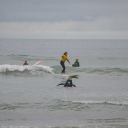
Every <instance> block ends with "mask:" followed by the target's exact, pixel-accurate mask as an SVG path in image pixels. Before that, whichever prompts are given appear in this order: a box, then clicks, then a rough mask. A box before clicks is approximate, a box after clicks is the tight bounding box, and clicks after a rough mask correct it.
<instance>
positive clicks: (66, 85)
mask: <svg viewBox="0 0 128 128" xmlns="http://www.w3.org/2000/svg"><path fill="white" fill-rule="evenodd" d="M59 85H64V87H76V86H75V85H74V84H73V83H72V78H71V77H69V78H68V80H67V81H66V82H62V83H60V84H58V85H57V86H59Z"/></svg>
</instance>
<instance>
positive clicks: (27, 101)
mask: <svg viewBox="0 0 128 128" xmlns="http://www.w3.org/2000/svg"><path fill="white" fill-rule="evenodd" d="M66 51H67V52H68V59H69V61H70V62H71V63H72V64H73V63H74V62H75V59H76V58H78V59H79V63H80V67H78V68H77V67H72V66H71V65H70V64H69V63H68V62H66V63H65V65H66V74H77V75H79V77H78V78H73V79H72V81H73V83H74V84H75V85H76V87H72V88H65V87H63V86H62V85H60V86H56V85H57V84H59V83H61V82H62V81H65V80H66V79H67V78H63V77H61V75H56V74H60V73H61V70H62V67H61V66H60V59H61V56H62V55H63V53H64V52H66ZM25 60H27V61H28V64H29V65H28V66H23V63H24V61H25ZM39 60H41V63H40V64H39V65H37V66H34V64H35V63H36V62H37V61H39ZM0 127H1V128H13V127H14V128H19V127H20V128H128V40H18V39H15V40H13V39H0Z"/></svg>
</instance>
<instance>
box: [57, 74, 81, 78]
mask: <svg viewBox="0 0 128 128" xmlns="http://www.w3.org/2000/svg"><path fill="white" fill-rule="evenodd" d="M55 75H56V76H60V77H62V78H63V77H66V78H68V77H69V76H71V77H72V78H78V76H79V75H76V74H55Z"/></svg>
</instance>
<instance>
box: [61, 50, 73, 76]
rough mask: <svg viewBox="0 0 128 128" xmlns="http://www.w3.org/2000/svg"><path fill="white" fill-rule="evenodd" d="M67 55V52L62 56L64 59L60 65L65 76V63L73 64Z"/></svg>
mask: <svg viewBox="0 0 128 128" xmlns="http://www.w3.org/2000/svg"><path fill="white" fill-rule="evenodd" d="M67 55H68V53H67V52H65V53H64V54H63V55H62V59H61V61H60V64H61V66H62V68H63V69H62V72H61V74H64V73H65V69H66V68H65V64H64V63H65V61H66V60H67V61H68V62H69V64H71V63H70V61H69V60H68V57H67Z"/></svg>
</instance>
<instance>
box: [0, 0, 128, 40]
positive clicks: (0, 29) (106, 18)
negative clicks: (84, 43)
mask: <svg viewBox="0 0 128 128" xmlns="http://www.w3.org/2000/svg"><path fill="white" fill-rule="evenodd" d="M0 38H21V39H23V38H24V39H128V0H0Z"/></svg>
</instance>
